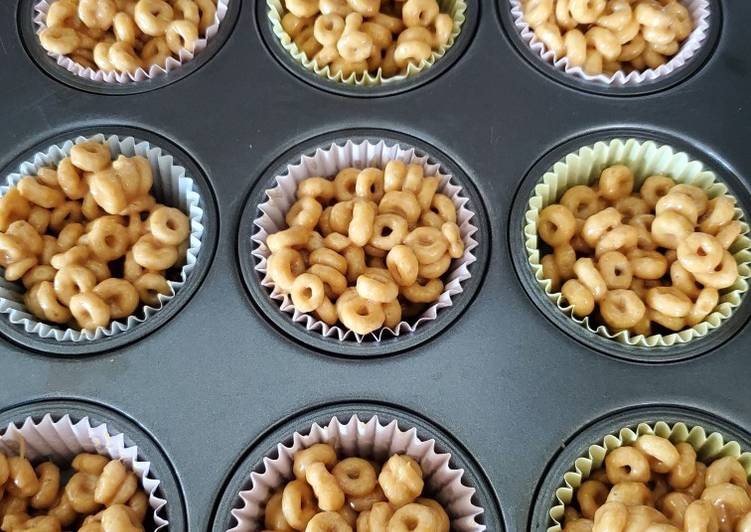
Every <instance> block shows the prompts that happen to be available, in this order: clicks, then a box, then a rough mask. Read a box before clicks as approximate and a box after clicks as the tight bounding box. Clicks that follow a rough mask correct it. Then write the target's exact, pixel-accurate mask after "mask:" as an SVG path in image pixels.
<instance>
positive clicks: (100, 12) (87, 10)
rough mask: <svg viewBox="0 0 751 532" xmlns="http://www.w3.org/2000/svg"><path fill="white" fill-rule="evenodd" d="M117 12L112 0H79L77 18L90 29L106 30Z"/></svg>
mask: <svg viewBox="0 0 751 532" xmlns="http://www.w3.org/2000/svg"><path fill="white" fill-rule="evenodd" d="M116 13H117V6H116V5H115V2H114V1H113V0H79V1H78V18H79V19H81V22H83V23H84V24H85V25H86V27H88V28H91V29H99V30H108V29H109V28H110V27H111V26H112V19H113V18H114V16H115V14H116Z"/></svg>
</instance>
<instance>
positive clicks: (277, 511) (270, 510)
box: [263, 491, 292, 531]
mask: <svg viewBox="0 0 751 532" xmlns="http://www.w3.org/2000/svg"><path fill="white" fill-rule="evenodd" d="M263 522H264V525H265V526H266V528H267V529H268V530H285V531H291V530H292V527H290V526H289V523H287V520H286V519H285V518H284V513H283V512H282V491H277V492H276V493H274V494H273V495H272V496H271V498H270V499H269V500H268V502H267V503H266V507H265V508H264V512H263Z"/></svg>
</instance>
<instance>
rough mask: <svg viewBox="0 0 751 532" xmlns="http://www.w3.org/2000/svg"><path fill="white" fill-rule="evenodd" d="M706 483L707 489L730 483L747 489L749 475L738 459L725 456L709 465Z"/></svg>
mask: <svg viewBox="0 0 751 532" xmlns="http://www.w3.org/2000/svg"><path fill="white" fill-rule="evenodd" d="M704 482H705V484H706V486H707V487H709V486H717V485H720V484H725V483H729V484H734V485H736V486H739V487H741V488H744V489H745V488H746V487H748V475H747V473H746V469H745V468H744V467H743V466H742V465H741V463H740V462H739V461H738V459H737V458H735V457H734V456H725V457H723V458H718V459H717V460H715V461H714V462H712V463H711V464H709V467H707V473H706V476H705V480H704Z"/></svg>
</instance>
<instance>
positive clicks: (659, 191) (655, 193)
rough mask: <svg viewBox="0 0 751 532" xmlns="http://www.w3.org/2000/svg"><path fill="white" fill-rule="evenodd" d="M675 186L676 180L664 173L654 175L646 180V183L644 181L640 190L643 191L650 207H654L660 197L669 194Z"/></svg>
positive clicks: (642, 193) (642, 194) (643, 196)
mask: <svg viewBox="0 0 751 532" xmlns="http://www.w3.org/2000/svg"><path fill="white" fill-rule="evenodd" d="M674 186H675V181H673V180H672V179H670V178H669V177H666V176H664V175H653V176H649V177H648V178H646V179H645V180H644V183H642V185H641V189H639V192H640V193H641V196H642V198H644V200H645V201H646V202H647V204H649V206H650V207H652V208H654V207H655V206H656V205H657V202H658V201H659V200H660V198H662V197H663V196H665V195H667V194H668V192H670V189H672V188H673V187H674Z"/></svg>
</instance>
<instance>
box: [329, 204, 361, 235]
mask: <svg viewBox="0 0 751 532" xmlns="http://www.w3.org/2000/svg"><path fill="white" fill-rule="evenodd" d="M354 209H355V200H347V201H340V202H338V203H336V204H335V205H333V206H332V207H331V213H330V215H329V224H330V226H331V230H332V231H335V232H337V233H342V234H347V233H348V232H349V224H350V223H351V222H352V213H353V211H354ZM321 216H323V214H321Z"/></svg>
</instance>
